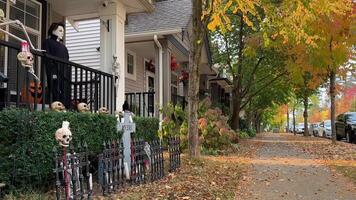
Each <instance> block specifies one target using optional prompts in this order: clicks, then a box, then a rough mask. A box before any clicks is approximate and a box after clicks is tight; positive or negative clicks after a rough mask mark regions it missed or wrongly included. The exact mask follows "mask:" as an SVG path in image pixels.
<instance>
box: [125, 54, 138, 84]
mask: <svg viewBox="0 0 356 200" xmlns="http://www.w3.org/2000/svg"><path fill="white" fill-rule="evenodd" d="M129 54H130V55H131V56H133V74H131V73H129V72H128V62H127V56H128V55H129ZM136 71H137V55H136V53H135V52H133V51H131V50H129V49H127V50H126V53H125V76H126V78H129V79H131V80H134V81H136V74H137V72H136Z"/></svg>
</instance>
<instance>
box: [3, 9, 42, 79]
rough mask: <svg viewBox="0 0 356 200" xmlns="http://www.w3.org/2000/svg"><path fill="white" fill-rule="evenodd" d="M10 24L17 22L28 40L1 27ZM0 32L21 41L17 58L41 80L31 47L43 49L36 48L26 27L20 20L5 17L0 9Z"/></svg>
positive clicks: (28, 70)
mask: <svg viewBox="0 0 356 200" xmlns="http://www.w3.org/2000/svg"><path fill="white" fill-rule="evenodd" d="M10 24H15V25H17V26H19V27H20V28H21V29H22V31H23V33H24V34H25V36H26V39H27V41H26V40H24V39H22V38H20V37H18V36H16V35H14V34H12V33H10V32H8V31H6V30H4V29H2V28H1V27H2V26H5V25H10ZM0 32H3V33H5V34H7V35H8V36H10V37H13V38H14V39H16V40H18V41H20V42H21V52H20V53H18V54H17V60H19V61H20V63H21V65H22V67H24V68H25V69H26V70H27V72H29V73H30V74H31V75H32V76H33V77H34V78H35V79H37V80H38V81H40V79H39V78H38V77H37V76H36V74H35V72H34V70H33V64H34V59H33V54H32V53H31V51H30V47H31V49H33V50H35V51H43V50H40V49H36V48H35V47H34V46H33V44H32V42H31V40H30V37H29V36H28V33H27V31H26V29H25V26H24V25H23V24H22V23H21V22H20V21H19V20H7V19H6V18H4V16H3V12H2V10H1V9H0Z"/></svg>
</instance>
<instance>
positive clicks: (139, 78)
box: [125, 52, 146, 92]
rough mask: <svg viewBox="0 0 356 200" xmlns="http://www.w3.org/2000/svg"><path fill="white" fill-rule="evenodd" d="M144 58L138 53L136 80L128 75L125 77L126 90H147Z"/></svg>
mask: <svg viewBox="0 0 356 200" xmlns="http://www.w3.org/2000/svg"><path fill="white" fill-rule="evenodd" d="M134 53H136V52H134ZM125 58H126V55H125ZM143 59H144V58H143V57H142V56H141V55H140V54H138V53H136V66H135V70H136V80H133V79H130V78H127V77H126V78H125V92H146V80H145V77H144V65H143ZM125 71H126V66H125Z"/></svg>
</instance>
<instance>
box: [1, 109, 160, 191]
mask: <svg viewBox="0 0 356 200" xmlns="http://www.w3.org/2000/svg"><path fill="white" fill-rule="evenodd" d="M65 120H67V121H69V122H70V129H71V131H72V134H73V143H78V142H83V141H85V142H87V144H88V146H89V151H90V154H91V158H95V157H96V156H97V155H98V153H99V152H100V151H101V149H102V143H103V141H105V140H110V139H117V138H119V137H120V135H121V134H120V133H117V132H116V118H115V117H114V116H111V115H99V114H92V113H74V112H66V113H57V112H29V111H27V110H18V109H10V110H5V111H2V112H0V182H5V183H7V185H14V186H16V189H19V188H22V187H26V188H29V187H37V186H40V185H44V184H51V182H50V180H51V179H52V178H53V174H52V168H53V163H52V158H53V156H52V155H53V153H52V149H53V147H54V146H58V144H57V143H56V141H55V138H54V133H55V131H56V130H57V129H58V128H60V127H61V125H62V121H65ZM134 121H135V122H136V129H137V133H136V135H137V136H140V137H144V138H145V139H146V140H149V139H152V138H155V137H157V130H158V119H155V118H141V117H135V118H134ZM13 166H15V169H14V167H13ZM93 167H96V166H93ZM13 173H16V176H15V178H14V179H13V178H12V174H13ZM12 189H14V188H12Z"/></svg>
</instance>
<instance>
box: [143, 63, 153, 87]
mask: <svg viewBox="0 0 356 200" xmlns="http://www.w3.org/2000/svg"><path fill="white" fill-rule="evenodd" d="M146 62H150V59H147V58H143V70H144V82H145V83H144V85H145V91H148V89H149V87H148V77H152V78H153V79H155V78H156V76H155V73H152V72H151V71H149V70H147V69H146ZM152 64H153V65H154V66H155V67H156V64H155V63H154V62H153V63H152ZM154 91H156V84H154Z"/></svg>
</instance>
